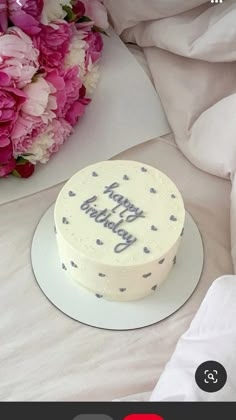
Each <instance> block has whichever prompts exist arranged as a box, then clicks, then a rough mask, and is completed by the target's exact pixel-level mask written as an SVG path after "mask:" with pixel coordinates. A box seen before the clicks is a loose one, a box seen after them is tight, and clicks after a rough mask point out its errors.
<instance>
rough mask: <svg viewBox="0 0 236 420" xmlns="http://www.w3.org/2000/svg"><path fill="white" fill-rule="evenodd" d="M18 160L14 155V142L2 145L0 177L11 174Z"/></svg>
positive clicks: (0, 148) (0, 151)
mask: <svg viewBox="0 0 236 420" xmlns="http://www.w3.org/2000/svg"><path fill="white" fill-rule="evenodd" d="M15 165H16V162H15V159H14V157H13V151H12V144H11V143H9V144H8V145H7V146H4V147H0V177H3V176H4V177H5V176H7V175H8V174H10V173H11V172H12V171H13V170H14V168H15Z"/></svg>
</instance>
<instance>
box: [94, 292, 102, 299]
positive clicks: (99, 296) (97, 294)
mask: <svg viewBox="0 0 236 420" xmlns="http://www.w3.org/2000/svg"><path fill="white" fill-rule="evenodd" d="M95 296H96V297H97V298H98V299H101V298H103V295H99V293H96V295H95Z"/></svg>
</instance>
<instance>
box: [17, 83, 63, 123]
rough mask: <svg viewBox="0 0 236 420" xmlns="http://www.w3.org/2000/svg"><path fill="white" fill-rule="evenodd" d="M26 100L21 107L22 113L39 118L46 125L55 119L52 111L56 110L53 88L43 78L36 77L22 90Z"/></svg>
mask: <svg viewBox="0 0 236 420" xmlns="http://www.w3.org/2000/svg"><path fill="white" fill-rule="evenodd" d="M23 92H24V93H25V94H26V96H27V99H26V101H25V103H24V104H23V106H22V111H23V112H25V113H26V114H28V115H31V116H33V117H41V118H42V120H43V122H45V123H48V121H51V120H52V119H53V118H55V116H56V115H55V114H54V112H53V111H54V110H56V108H57V102H56V98H55V96H54V95H53V93H54V92H55V88H54V87H53V86H52V85H51V84H49V83H48V82H47V81H46V80H45V79H44V78H43V77H37V79H36V80H35V81H34V82H33V83H29V84H28V85H27V86H25V88H24V89H23Z"/></svg>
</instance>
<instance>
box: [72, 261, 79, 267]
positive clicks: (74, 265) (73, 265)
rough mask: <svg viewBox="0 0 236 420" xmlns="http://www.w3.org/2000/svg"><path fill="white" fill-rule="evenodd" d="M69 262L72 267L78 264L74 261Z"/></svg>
mask: <svg viewBox="0 0 236 420" xmlns="http://www.w3.org/2000/svg"><path fill="white" fill-rule="evenodd" d="M70 264H71V266H72V267H74V268H78V265H76V264H75V263H74V261H71V262H70Z"/></svg>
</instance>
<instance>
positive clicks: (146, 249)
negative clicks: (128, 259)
mask: <svg viewBox="0 0 236 420" xmlns="http://www.w3.org/2000/svg"><path fill="white" fill-rule="evenodd" d="M143 252H145V254H150V249H148V248H147V247H146V246H145V247H144V248H143Z"/></svg>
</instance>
